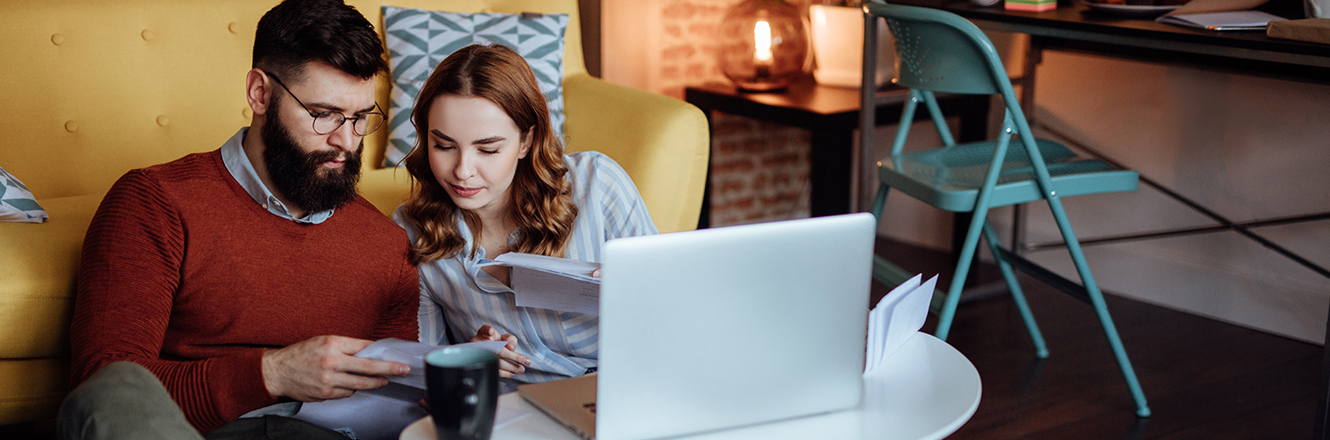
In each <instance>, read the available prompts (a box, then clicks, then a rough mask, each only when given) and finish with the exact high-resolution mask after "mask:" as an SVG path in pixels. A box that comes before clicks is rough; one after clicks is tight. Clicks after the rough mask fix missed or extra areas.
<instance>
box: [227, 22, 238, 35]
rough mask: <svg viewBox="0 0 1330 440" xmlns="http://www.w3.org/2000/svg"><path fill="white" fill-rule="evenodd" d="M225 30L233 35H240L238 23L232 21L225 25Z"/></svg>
mask: <svg viewBox="0 0 1330 440" xmlns="http://www.w3.org/2000/svg"><path fill="white" fill-rule="evenodd" d="M226 30H228V31H231V33H233V34H238V33H240V23H236V22H234V21H233V22H231V24H228V25H226Z"/></svg>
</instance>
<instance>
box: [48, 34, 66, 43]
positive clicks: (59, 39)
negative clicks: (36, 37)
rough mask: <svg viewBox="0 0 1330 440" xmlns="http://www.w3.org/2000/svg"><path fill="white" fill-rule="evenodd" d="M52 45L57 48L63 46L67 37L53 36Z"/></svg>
mask: <svg viewBox="0 0 1330 440" xmlns="http://www.w3.org/2000/svg"><path fill="white" fill-rule="evenodd" d="M51 43H53V44H55V45H56V46H59V45H61V44H65V36H64V35H60V34H55V35H52V36H51Z"/></svg>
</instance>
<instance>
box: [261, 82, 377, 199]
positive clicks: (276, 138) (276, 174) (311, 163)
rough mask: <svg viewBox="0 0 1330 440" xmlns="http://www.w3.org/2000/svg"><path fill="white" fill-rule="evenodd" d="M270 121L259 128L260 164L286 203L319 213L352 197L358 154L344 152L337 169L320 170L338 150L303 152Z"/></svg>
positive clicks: (353, 194) (358, 163) (284, 131)
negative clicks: (262, 146) (341, 161)
mask: <svg viewBox="0 0 1330 440" xmlns="http://www.w3.org/2000/svg"><path fill="white" fill-rule="evenodd" d="M272 110H273V112H272V114H273V115H274V117H273V118H271V119H269V120H268V123H267V124H264V125H263V131H262V132H261V133H260V137H261V138H262V139H263V145H264V148H263V162H264V164H265V165H266V166H267V167H268V178H269V179H271V180H272V183H273V185H274V186H276V187H277V188H276V189H277V191H278V192H280V193H281V194H282V195H283V196H285V197H286V201H287V202H288V203H291V204H292V205H295V206H296V207H299V208H301V209H304V210H305V211H306V212H311V213H312V212H320V211H327V210H330V209H336V208H340V207H342V206H343V205H346V204H347V203H350V202H351V201H352V200H354V199H355V198H356V183H357V182H359V181H360V153H361V152H362V151H364V150H365V146H364V144H363V143H362V144H361V145H360V147H358V148H356V151H355V153H347V157H346V162H343V163H342V167H341V168H337V169H329V170H323V169H322V168H323V163H324V162H328V161H330V160H333V159H336V158H337V156H338V155H339V154H342V152H341V151H314V152H309V153H306V152H304V151H302V150H301V148H300V146H299V145H296V142H295V140H294V139H292V138H291V132H290V131H287V129H286V127H285V126H282V124H281V122H280V121H278V120H277V118H276V117H275V115H277V112H276V110H277V109H276V107H273V109H272Z"/></svg>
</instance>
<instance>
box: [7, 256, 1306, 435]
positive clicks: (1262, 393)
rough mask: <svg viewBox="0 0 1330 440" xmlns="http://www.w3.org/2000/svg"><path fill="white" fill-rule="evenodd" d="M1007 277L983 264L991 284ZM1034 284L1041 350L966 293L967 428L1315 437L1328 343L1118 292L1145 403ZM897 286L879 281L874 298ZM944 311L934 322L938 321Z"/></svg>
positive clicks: (1087, 321)
mask: <svg viewBox="0 0 1330 440" xmlns="http://www.w3.org/2000/svg"><path fill="white" fill-rule="evenodd" d="M877 248H878V253H879V254H881V255H884V256H886V257H887V258H889V259H891V260H892V261H894V262H896V263H897V264H899V265H901V266H902V267H904V268H905V269H907V270H910V271H912V272H923V273H927V274H930V275H931V274H933V273H937V272H943V273H944V274H943V277H942V278H941V279H942V284H945V283H947V282H948V280H949V279H950V275H949V274H948V273H946V272H948V270H947V269H948V268H950V267H951V265H952V262H951V261H950V260H949V259H948V258H947V257H946V255H944V254H943V253H941V252H935V251H929V250H926V249H921V248H916V247H912V246H907V245H901V244H897V243H892V242H887V241H879V243H878V246H877ZM989 280H997V277H996V275H995V273H994V271H993V270H992V268H981V272H980V273H979V274H978V282H979V283H980V284H982V283H984V282H985V281H989ZM1023 286H1025V289H1026V294H1027V296H1028V297H1029V300H1030V305H1031V308H1032V309H1033V310H1034V314H1035V317H1036V319H1037V320H1038V322H1039V325H1040V328H1041V329H1042V330H1043V333H1044V336H1045V338H1046V339H1047V342H1048V348H1049V350H1050V351H1051V353H1052V354H1051V355H1050V356H1049V358H1048V359H1046V360H1043V361H1039V360H1037V359H1035V357H1034V348H1033V346H1032V345H1031V343H1030V339H1029V336H1028V335H1027V334H1026V333H1025V328H1024V326H1023V325H1022V324H1021V321H1020V317H1019V316H1018V315H1017V313H1016V309H1015V307H1014V306H1013V305H1012V302H1011V300H1010V297H1009V296H1007V295H1005V294H1001V295H996V296H991V297H988V298H983V299H978V300H974V301H967V302H964V303H962V304H961V306H960V308H959V309H958V312H957V314H956V321H955V326H954V327H953V329H952V332H951V337H950V338H949V340H948V342H949V343H951V344H952V345H953V346H955V347H956V348H957V349H959V350H960V351H961V353H964V354H965V355H966V356H967V357H969V358H970V360H971V362H973V363H974V365H975V367H976V368H978V370H979V375H980V377H981V378H982V380H983V386H984V391H983V393H984V394H983V399H982V400H981V401H980V404H979V409H978V411H977V412H976V413H975V415H974V417H973V418H972V419H970V421H969V423H967V424H966V425H965V426H964V427H962V428H961V429H960V431H957V432H956V434H955V435H954V436H953V437H952V438H957V439H985V440H989V439H1007V438H1022V439H1304V438H1309V437H1311V433H1312V421H1313V414H1314V412H1315V410H1316V402H1315V391H1316V387H1317V383H1318V380H1319V374H1320V373H1319V370H1320V354H1321V349H1320V346H1316V345H1312V344H1307V343H1303V342H1298V341H1293V340H1290V339H1286V338H1282V337H1279V336H1273V335H1269V334H1266V333H1261V332H1257V331H1254V330H1248V329H1245V328H1241V327H1237V326H1233V325H1229V324H1224V323H1221V322H1218V321H1213V320H1210V319H1206V318H1201V317H1197V316H1193V315H1189V314H1186V313H1181V312H1176V311H1172V310H1169V309H1165V308H1161V307H1156V306H1152V305H1149V304H1145V303H1141V302H1137V301H1132V300H1127V299H1122V298H1117V297H1113V296H1109V297H1108V305H1109V310H1110V311H1111V312H1112V314H1113V317H1114V320H1115V321H1116V322H1117V325H1118V329H1119V331H1120V332H1121V335H1122V340H1123V343H1124V344H1125V345H1126V347H1127V353H1128V354H1129V355H1130V356H1131V360H1132V362H1133V364H1134V365H1135V367H1136V372H1137V375H1139V377H1140V380H1141V385H1142V387H1144V389H1145V394H1146V397H1147V398H1148V399H1149V401H1150V409H1151V410H1152V411H1153V412H1154V415H1153V416H1152V417H1150V418H1148V419H1138V418H1136V417H1135V416H1134V412H1135V408H1134V406H1133V405H1132V402H1131V397H1130V396H1129V395H1128V393H1127V387H1126V384H1125V382H1124V381H1123V379H1122V375H1121V373H1120V372H1119V370H1118V368H1117V366H1116V363H1115V362H1114V360H1113V356H1112V354H1111V353H1110V352H1109V348H1108V342H1107V340H1105V339H1104V336H1103V332H1102V331H1101V330H1100V327H1099V324H1098V322H1097V321H1096V319H1095V316H1094V314H1093V313H1092V312H1091V309H1090V307H1089V306H1088V305H1086V304H1084V303H1082V302H1080V301H1077V300H1075V299H1072V298H1070V297H1067V296H1065V295H1062V294H1060V293H1058V292H1056V291H1053V290H1052V289H1050V288H1048V287H1046V286H1043V285H1041V284H1039V283H1037V282H1035V281H1032V280H1026V282H1024V284H1023ZM886 291H887V288H886V286H875V287H874V298H873V299H874V301H876V299H877V298H878V297H880V296H881V295H883V294H885V293H886ZM934 325H935V324H934V322H933V319H932V318H930V320H929V323H928V324H926V325H925V327H924V328H925V330H929V331H931V330H932V328H933V327H934ZM50 432H51V426H50V424H49V423H48V424H42V425H35V426H34V425H16V426H0V439H14V440H27V439H48V438H50Z"/></svg>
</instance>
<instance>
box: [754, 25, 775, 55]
mask: <svg viewBox="0 0 1330 440" xmlns="http://www.w3.org/2000/svg"><path fill="white" fill-rule="evenodd" d="M753 41H755V42H756V43H757V44H755V45H754V48H755V50H754V51H753V58H755V59H756V60H757V61H761V62H767V63H770V62H771V25H770V24H768V23H767V21H766V20H758V21H757V24H756V25H754V26H753Z"/></svg>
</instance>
